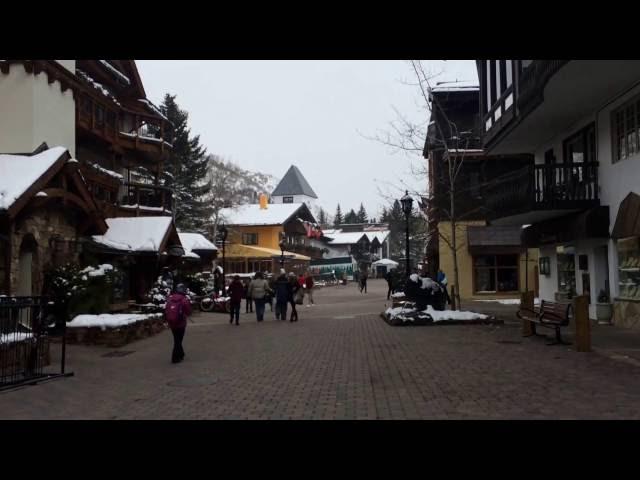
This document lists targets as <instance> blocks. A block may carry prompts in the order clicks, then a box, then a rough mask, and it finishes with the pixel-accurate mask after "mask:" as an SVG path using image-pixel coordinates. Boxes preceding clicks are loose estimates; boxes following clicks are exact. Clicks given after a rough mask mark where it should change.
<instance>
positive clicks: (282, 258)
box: [280, 232, 286, 268]
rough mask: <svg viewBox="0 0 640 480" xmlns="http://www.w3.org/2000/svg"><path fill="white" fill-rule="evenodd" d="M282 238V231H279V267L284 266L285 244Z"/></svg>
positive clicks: (283, 237)
mask: <svg viewBox="0 0 640 480" xmlns="http://www.w3.org/2000/svg"><path fill="white" fill-rule="evenodd" d="M284 239H285V236H284V232H280V268H284V248H285V246H286V244H285V241H284Z"/></svg>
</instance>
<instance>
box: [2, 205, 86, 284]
mask: <svg viewBox="0 0 640 480" xmlns="http://www.w3.org/2000/svg"><path fill="white" fill-rule="evenodd" d="M76 225H77V221H76V219H75V213H74V211H73V210H71V211H70V210H63V209H62V208H56V207H55V206H53V205H51V206H46V207H41V208H39V209H37V210H32V209H28V210H25V211H24V212H23V213H21V214H20V215H19V216H18V218H17V219H16V221H15V222H14V223H13V225H12V228H11V231H10V241H11V247H12V248H11V260H10V262H11V268H10V279H11V291H10V295H17V293H18V292H17V289H18V275H19V271H20V269H19V268H20V267H19V260H20V246H21V245H22V242H23V241H24V240H25V239H26V238H29V237H30V236H31V237H32V238H33V240H34V241H35V243H36V244H37V249H36V252H35V255H34V259H33V270H32V285H33V292H32V294H33V295H39V294H40V293H41V292H42V287H43V281H44V272H45V271H46V269H48V268H50V267H52V266H56V265H60V264H63V263H66V262H75V261H77V260H78V254H77V253H75V251H74V250H75V249H74V248H73V243H69V242H74V241H76V240H77V227H76ZM54 238H58V239H59V240H62V242H54V241H52V240H53V239H54Z"/></svg>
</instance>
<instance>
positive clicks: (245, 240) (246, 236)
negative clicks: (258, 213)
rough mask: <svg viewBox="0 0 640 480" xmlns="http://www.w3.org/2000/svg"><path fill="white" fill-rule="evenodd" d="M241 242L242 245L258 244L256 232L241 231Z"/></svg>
mask: <svg viewBox="0 0 640 480" xmlns="http://www.w3.org/2000/svg"><path fill="white" fill-rule="evenodd" d="M242 244H243V245H258V234H257V233H243V234H242Z"/></svg>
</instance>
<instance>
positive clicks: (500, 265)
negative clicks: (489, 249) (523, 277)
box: [473, 255, 519, 293]
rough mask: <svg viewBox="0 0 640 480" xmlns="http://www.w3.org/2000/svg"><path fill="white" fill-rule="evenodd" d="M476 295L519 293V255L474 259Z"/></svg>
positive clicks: (479, 256)
mask: <svg viewBox="0 0 640 480" xmlns="http://www.w3.org/2000/svg"><path fill="white" fill-rule="evenodd" d="M473 277H474V291H475V293H495V292H517V291H518V289H519V287H518V255H477V256H474V257H473Z"/></svg>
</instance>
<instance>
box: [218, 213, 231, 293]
mask: <svg viewBox="0 0 640 480" xmlns="http://www.w3.org/2000/svg"><path fill="white" fill-rule="evenodd" d="M219 232H220V238H221V239H222V293H223V294H224V287H225V284H226V282H225V281H224V279H225V275H226V274H227V262H226V258H225V246H226V245H227V235H229V231H228V230H227V227H225V226H224V223H223V224H222V226H221V227H220V230H219Z"/></svg>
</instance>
